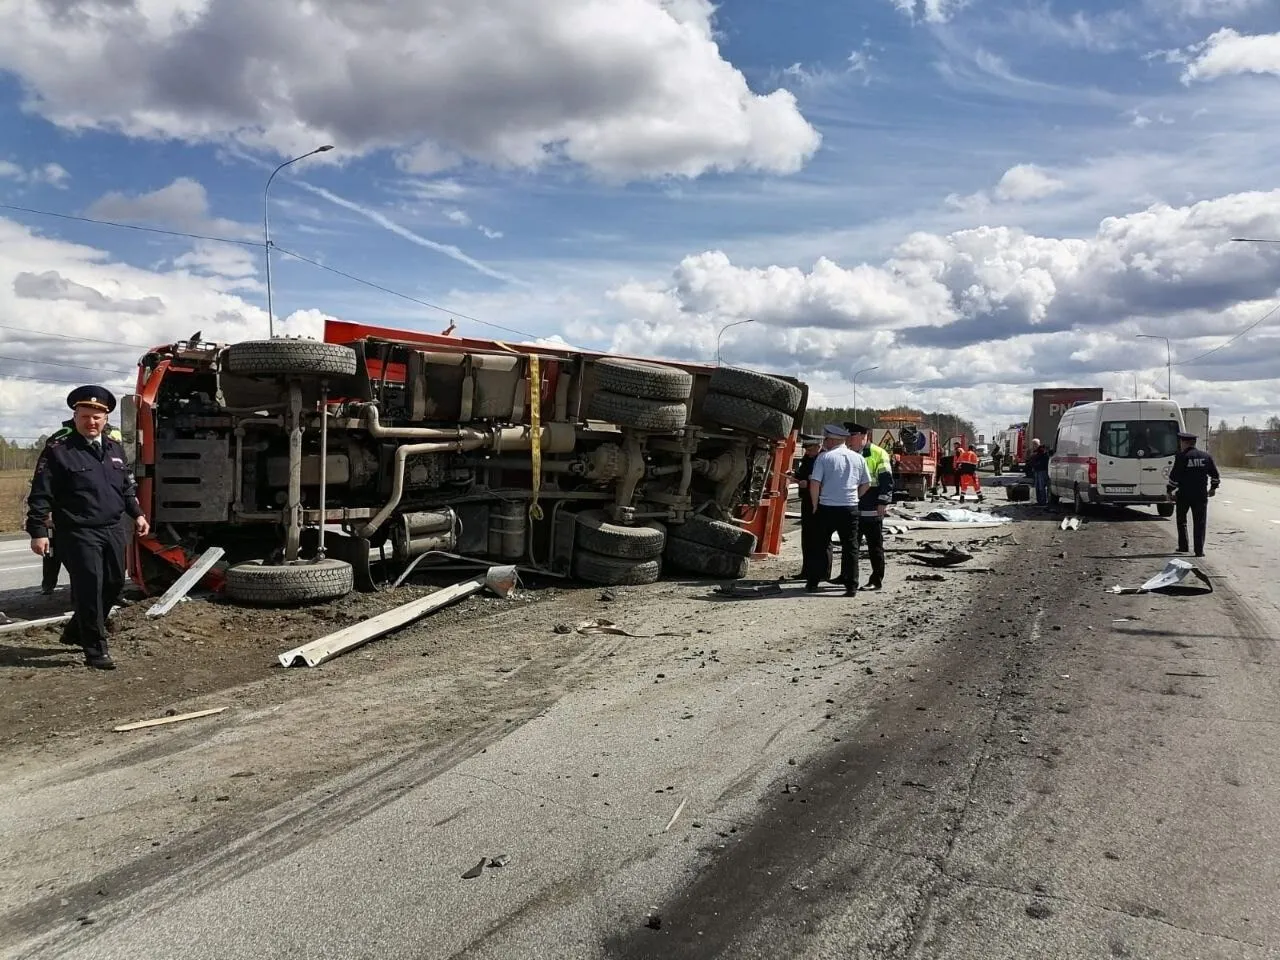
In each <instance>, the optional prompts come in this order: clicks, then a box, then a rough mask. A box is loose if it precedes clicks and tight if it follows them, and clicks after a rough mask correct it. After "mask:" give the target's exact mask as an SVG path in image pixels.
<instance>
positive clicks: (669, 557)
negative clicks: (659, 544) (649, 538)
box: [663, 540, 750, 580]
mask: <svg viewBox="0 0 1280 960" xmlns="http://www.w3.org/2000/svg"><path fill="white" fill-rule="evenodd" d="M663 556H664V558H665V559H666V562H667V565H668V566H669V567H675V568H676V569H678V570H684V571H685V572H686V573H695V574H702V575H704V576H708V577H715V578H716V579H717V580H741V579H743V578H744V577H746V575H747V565H748V564H749V563H750V561H749V560H748V559H747V558H746V557H744V556H742V555H741V554H737V553H729V552H728V551H727V550H717V549H715V548H714V547H708V546H706V545H705V544H701V543H694V542H693V541H691V540H668V541H667V549H666V552H665V553H664V554H663Z"/></svg>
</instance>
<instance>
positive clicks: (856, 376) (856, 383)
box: [853, 364, 880, 420]
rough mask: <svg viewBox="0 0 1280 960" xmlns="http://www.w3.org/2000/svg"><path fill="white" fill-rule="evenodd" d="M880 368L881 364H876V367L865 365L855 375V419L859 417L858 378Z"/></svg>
mask: <svg viewBox="0 0 1280 960" xmlns="http://www.w3.org/2000/svg"><path fill="white" fill-rule="evenodd" d="M879 369H880V365H879V364H876V365H875V366H874V367H863V368H862V369H861V370H859V371H858V372H857V373H855V374H854V375H853V419H854V420H857V419H858V378H859V377H860V376H862V375H863V374H864V373H870V372H871V371H872V370H879Z"/></svg>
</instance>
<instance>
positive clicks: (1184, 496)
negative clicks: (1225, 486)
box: [1169, 433, 1222, 557]
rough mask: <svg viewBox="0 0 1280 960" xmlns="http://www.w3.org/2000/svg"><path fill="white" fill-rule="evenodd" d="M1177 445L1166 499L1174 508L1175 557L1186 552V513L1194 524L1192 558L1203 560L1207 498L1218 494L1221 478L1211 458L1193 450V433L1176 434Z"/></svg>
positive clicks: (1207, 509)
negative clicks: (1176, 522) (1171, 501)
mask: <svg viewBox="0 0 1280 960" xmlns="http://www.w3.org/2000/svg"><path fill="white" fill-rule="evenodd" d="M1178 442H1179V444H1180V445H1181V447H1182V449H1180V450H1179V451H1178V453H1177V455H1176V456H1174V458H1173V469H1172V470H1170V471H1169V497H1170V499H1172V500H1174V501H1175V502H1176V503H1177V505H1178V511H1177V520H1178V553H1186V552H1187V512H1188V511H1190V513H1191V519H1192V521H1193V522H1194V524H1195V547H1196V556H1197V557H1203V556H1204V531H1205V524H1206V522H1207V520H1208V513H1209V498H1210V497H1212V496H1214V495H1215V494H1216V493H1217V492H1218V484H1220V483H1221V482H1222V478H1221V477H1219V476H1218V465H1217V464H1215V463H1214V462H1213V457H1211V456H1209V454H1207V453H1205V452H1204V451H1203V450H1199V449H1197V448H1196V435H1195V434H1194V433H1179V434H1178Z"/></svg>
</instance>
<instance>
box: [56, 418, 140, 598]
mask: <svg viewBox="0 0 1280 960" xmlns="http://www.w3.org/2000/svg"><path fill="white" fill-rule="evenodd" d="M75 432H76V420H75V417H72V418H71V419H69V420H63V421H62V426H61V427H59V428H58V429H57V430H55V431H54V432H53V435H52V436H50V437H49V439H48V440H46V441H45V444H46V446H47V445H48V444H50V443H53V441H55V440H60V439H62V438H63V437H69V436H71V434H73V433H75ZM105 433H106V435H107V436H108V437H110V438H111V439H112V440H114V441H115V442H116V443H120V442H121V440H122V439H123V435H122V434H121V433H120V431H119V430H118V429H117V428H116V427H113V426H111V424H107V427H106V430H105ZM48 525H49V549H48V551H47V552H46V553H45V555H44V557H43V558H42V562H41V564H40V592H41V593H43V594H44V595H45V596H46V597H47V596H49V595H50V594H52V593H53V591H54V590H56V589H57V588H58V574H59V573H61V572H62V567H63V563H62V555H61V554H59V553H58V538H57V532H56V531H55V530H54V529H53V517H52V516H50V518H49V520H48Z"/></svg>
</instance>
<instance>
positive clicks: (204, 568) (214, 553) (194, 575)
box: [147, 547, 226, 617]
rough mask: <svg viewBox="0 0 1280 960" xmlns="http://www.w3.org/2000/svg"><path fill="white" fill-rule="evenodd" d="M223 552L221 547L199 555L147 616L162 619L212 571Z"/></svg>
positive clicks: (148, 611) (211, 548) (153, 605)
mask: <svg viewBox="0 0 1280 960" xmlns="http://www.w3.org/2000/svg"><path fill="white" fill-rule="evenodd" d="M225 552H226V551H225V550H223V549H222V547H210V548H209V549H208V550H206V551H205V552H204V553H202V554H200V559H199V560H197V561H196V562H195V563H194V564H192V565H191V567H189V568H188V569H187V571H186V572H185V573H183V574H182V576H180V577H179V578H178V579H177V580H175V581H174V583H173V586H171V587H170V588H169V589H168V590H166V591H165V592H164V596H162V597H161V598H160V599H159V600H158V601H156V602H155V603H154V604H152V606H151V607H150V608H149V609H148V610H147V616H148V617H163V616H164V615H165V614H166V613H168V612H169V611H170V610H172V609H173V608H174V605H175V604H177V602H178V601H179V600H182V599H183V598H185V597H186V595H187V594H188V593H190V592H191V589H192V588H193V587H194V586H195V585H196V584H197V583H199V582H200V578H201V577H203V576H204V575H205V574H206V573H208V572H209V571H210V570H212V569H213V565H214V564H215V563H217V562H218V561H219V560H221V559H222V555H223V554H224V553H225Z"/></svg>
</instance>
